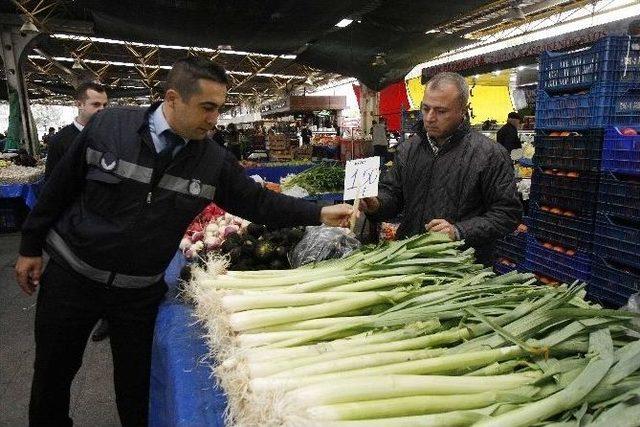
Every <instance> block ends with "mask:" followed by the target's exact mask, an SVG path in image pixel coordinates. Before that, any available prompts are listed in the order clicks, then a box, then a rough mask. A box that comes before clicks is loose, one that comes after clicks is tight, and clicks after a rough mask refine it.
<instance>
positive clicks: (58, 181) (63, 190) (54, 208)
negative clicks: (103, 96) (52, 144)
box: [20, 122, 91, 256]
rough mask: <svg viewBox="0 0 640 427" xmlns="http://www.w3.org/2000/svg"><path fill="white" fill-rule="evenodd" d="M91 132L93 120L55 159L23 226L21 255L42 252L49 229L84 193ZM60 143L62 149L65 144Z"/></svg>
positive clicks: (40, 253)
mask: <svg viewBox="0 0 640 427" xmlns="http://www.w3.org/2000/svg"><path fill="white" fill-rule="evenodd" d="M89 132H91V122H89V124H88V125H87V126H86V127H85V128H84V130H83V131H82V132H81V133H80V135H79V136H78V137H77V138H76V139H75V140H74V142H73V144H71V147H70V148H69V149H68V150H67V152H66V153H64V156H62V158H61V159H59V160H58V161H57V162H56V161H54V163H53V165H54V166H55V167H53V168H52V170H51V171H50V173H51V175H50V176H49V177H48V179H47V180H46V182H45V185H44V187H42V190H41V191H40V196H39V198H38V202H37V203H36V205H35V206H34V208H33V210H32V211H31V212H30V213H29V216H28V217H27V219H26V221H25V222H24V224H23V226H22V241H21V242H20V255H23V256H41V255H42V248H43V247H44V242H45V240H46V237H47V233H48V232H49V229H50V228H51V227H53V225H54V224H55V223H56V221H57V220H58V218H59V217H60V215H62V213H63V212H64V211H65V210H66V209H67V208H68V207H69V206H70V205H71V203H72V202H73V201H74V200H75V198H76V197H78V195H79V194H80V192H81V190H82V186H83V185H84V179H83V178H84V176H85V175H86V172H87V163H86V146H87V143H86V142H87V140H88V138H87V134H88V133H89ZM58 142H59V143H61V142H62V141H58ZM58 145H59V146H60V148H61V149H62V144H58ZM56 163H57V166H56ZM48 165H49V160H47V167H48Z"/></svg>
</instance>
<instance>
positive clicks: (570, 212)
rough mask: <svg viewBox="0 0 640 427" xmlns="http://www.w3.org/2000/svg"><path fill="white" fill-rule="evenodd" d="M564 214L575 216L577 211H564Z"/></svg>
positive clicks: (570, 216)
mask: <svg viewBox="0 0 640 427" xmlns="http://www.w3.org/2000/svg"><path fill="white" fill-rule="evenodd" d="M563 215H564V216H567V217H569V218H575V216H576V213H575V212H572V211H564V213H563Z"/></svg>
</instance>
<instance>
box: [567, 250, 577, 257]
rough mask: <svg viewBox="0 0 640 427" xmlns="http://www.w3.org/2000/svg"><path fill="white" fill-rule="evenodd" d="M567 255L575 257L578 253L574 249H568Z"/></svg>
mask: <svg viewBox="0 0 640 427" xmlns="http://www.w3.org/2000/svg"><path fill="white" fill-rule="evenodd" d="M566 254H567V255H569V256H574V255H575V254H576V251H574V250H573V249H567V252H566Z"/></svg>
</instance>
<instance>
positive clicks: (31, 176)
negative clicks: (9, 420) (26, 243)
mask: <svg viewBox="0 0 640 427" xmlns="http://www.w3.org/2000/svg"><path fill="white" fill-rule="evenodd" d="M43 175H44V165H42V164H38V163H37V162H36V160H35V159H33V158H32V157H31V156H28V155H24V154H23V155H18V154H15V153H11V154H1V153H0V232H8V231H16V230H18V229H19V228H20V225H21V223H22V221H23V220H24V218H25V217H26V214H27V212H28V210H30V209H32V208H33V207H34V206H35V204H36V200H37V198H38V193H39V191H40V188H41V187H42V176H43Z"/></svg>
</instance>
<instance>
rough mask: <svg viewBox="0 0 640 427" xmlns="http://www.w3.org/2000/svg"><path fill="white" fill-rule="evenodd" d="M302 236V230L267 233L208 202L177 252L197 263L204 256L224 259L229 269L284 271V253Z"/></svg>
mask: <svg viewBox="0 0 640 427" xmlns="http://www.w3.org/2000/svg"><path fill="white" fill-rule="evenodd" d="M304 233H305V230H304V227H291V228H282V229H275V230H267V228H266V227H265V226H263V225H258V224H253V223H250V222H248V221H245V220H243V219H242V218H240V217H237V216H234V215H231V214H229V213H226V212H225V211H224V210H222V209H221V208H219V207H218V206H217V205H215V204H213V203H212V204H210V205H209V206H207V208H205V209H204V210H203V211H202V212H201V213H200V215H198V216H197V217H196V219H195V220H194V221H193V222H192V223H191V225H190V226H189V228H188V229H187V232H186V233H185V235H184V237H183V238H182V241H181V242H180V250H181V251H182V253H183V254H184V255H185V257H186V258H187V259H189V260H198V261H199V262H202V260H203V259H204V258H206V257H207V254H214V255H220V256H226V257H227V259H228V261H229V266H228V268H229V270H262V269H272V270H278V269H288V268H291V265H290V263H289V259H288V253H289V251H290V250H292V249H293V248H294V247H295V245H296V244H298V242H299V241H300V240H301V239H302V237H303V236H304Z"/></svg>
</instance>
